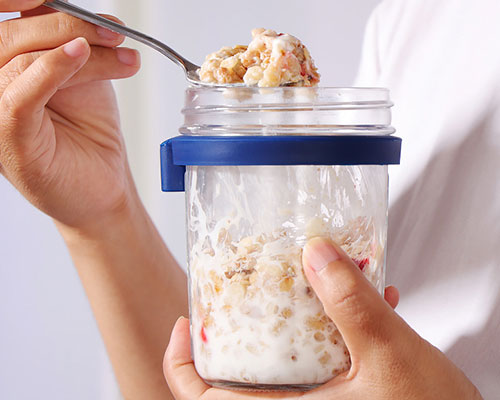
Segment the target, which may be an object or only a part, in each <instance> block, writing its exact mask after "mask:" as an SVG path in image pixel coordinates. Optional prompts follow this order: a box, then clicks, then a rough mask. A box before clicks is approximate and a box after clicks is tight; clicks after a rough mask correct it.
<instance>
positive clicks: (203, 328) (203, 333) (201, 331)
mask: <svg viewBox="0 0 500 400" xmlns="http://www.w3.org/2000/svg"><path fill="white" fill-rule="evenodd" d="M200 336H201V340H202V341H203V343H207V341H208V340H207V334H206V333H205V327H204V326H202V327H201V329H200Z"/></svg>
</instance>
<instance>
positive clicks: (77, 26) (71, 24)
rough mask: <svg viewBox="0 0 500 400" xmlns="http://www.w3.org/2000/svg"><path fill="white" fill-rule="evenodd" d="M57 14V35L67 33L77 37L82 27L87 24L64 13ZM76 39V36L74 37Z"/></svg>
mask: <svg viewBox="0 0 500 400" xmlns="http://www.w3.org/2000/svg"><path fill="white" fill-rule="evenodd" d="M56 14H57V31H58V33H62V32H69V33H73V34H74V35H78V34H79V32H81V31H82V27H83V26H87V25H88V24H87V23H86V22H84V21H82V20H80V19H78V18H75V17H72V16H71V15H67V14H64V13H56ZM75 37H76V36H75Z"/></svg>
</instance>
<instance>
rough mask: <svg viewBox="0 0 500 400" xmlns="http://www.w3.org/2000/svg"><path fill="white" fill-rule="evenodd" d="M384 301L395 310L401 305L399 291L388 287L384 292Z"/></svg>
mask: <svg viewBox="0 0 500 400" xmlns="http://www.w3.org/2000/svg"><path fill="white" fill-rule="evenodd" d="M384 299H385V301H387V303H389V305H390V306H391V307H392V308H393V309H395V308H396V307H397V306H398V303H399V290H398V289H396V288H395V287H394V286H387V287H386V288H385V291H384Z"/></svg>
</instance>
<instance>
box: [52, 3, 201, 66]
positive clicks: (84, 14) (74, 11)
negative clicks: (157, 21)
mask: <svg viewBox="0 0 500 400" xmlns="http://www.w3.org/2000/svg"><path fill="white" fill-rule="evenodd" d="M44 6H46V7H50V8H52V9H54V10H57V11H61V12H63V13H65V14H69V15H72V16H73V17H77V18H80V19H83V20H84V21H87V22H90V23H92V24H95V25H97V26H101V27H103V28H106V29H109V30H110V31H113V32H116V33H119V34H121V35H124V36H127V37H129V38H131V39H134V40H137V41H138V42H141V43H143V44H145V45H147V46H149V47H151V48H153V49H155V50H156V51H159V52H160V53H161V54H163V55H164V56H166V57H168V58H169V59H170V60H172V61H173V62H174V63H176V64H177V65H179V66H180V67H182V68H183V69H184V71H185V72H189V71H196V70H197V69H198V68H199V67H198V66H197V65H195V64H193V63H192V62H190V61H188V60H186V59H185V58H184V57H182V56H181V55H180V54H179V53H177V52H176V51H175V50H173V49H171V48H170V47H168V46H167V45H166V44H164V43H162V42H160V41H159V40H156V39H155V38H152V37H151V36H148V35H145V34H144V33H142V32H138V31H136V30H135V29H131V28H128V27H126V26H123V25H120V24H118V23H116V22H114V21H110V20H109V19H106V18H104V17H101V16H100V15H97V14H94V13H92V12H90V11H87V10H85V9H83V8H81V7H78V6H75V5H73V4H70V3H66V2H64V1H62V0H47V1H46V2H45V3H44Z"/></svg>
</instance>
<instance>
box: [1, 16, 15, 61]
mask: <svg viewBox="0 0 500 400" xmlns="http://www.w3.org/2000/svg"><path fill="white" fill-rule="evenodd" d="M13 31H14V28H13V23H12V21H10V20H7V21H2V22H0V54H5V53H6V52H7V49H8V48H9V46H11V45H12V43H13V35H14V32H13Z"/></svg>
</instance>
